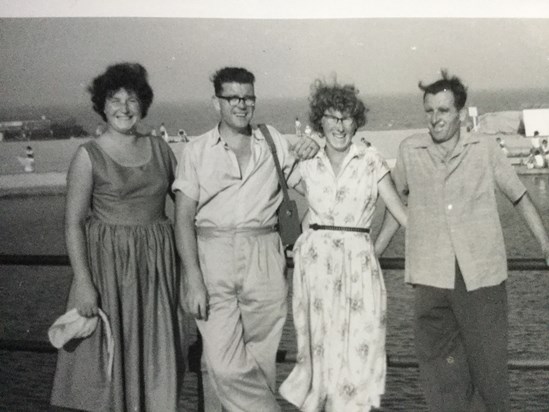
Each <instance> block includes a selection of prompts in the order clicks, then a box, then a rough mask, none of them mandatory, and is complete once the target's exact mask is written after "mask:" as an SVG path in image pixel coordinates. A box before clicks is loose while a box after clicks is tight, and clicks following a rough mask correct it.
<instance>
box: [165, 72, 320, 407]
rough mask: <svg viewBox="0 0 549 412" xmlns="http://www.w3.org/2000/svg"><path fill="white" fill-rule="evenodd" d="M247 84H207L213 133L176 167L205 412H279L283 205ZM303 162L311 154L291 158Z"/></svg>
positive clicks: (231, 80) (225, 79) (285, 155)
mask: <svg viewBox="0 0 549 412" xmlns="http://www.w3.org/2000/svg"><path fill="white" fill-rule="evenodd" d="M254 80H255V78H254V76H253V74H252V73H250V72H249V71H247V70H245V69H242V68H234V67H228V68H223V69H221V70H219V71H217V72H216V73H215V75H214V76H213V78H212V81H213V83H214V89H215V96H214V97H213V98H212V99H213V104H214V107H215V109H216V110H217V112H218V113H219V116H220V123H219V125H218V126H216V127H215V128H213V129H212V130H210V131H209V132H207V133H205V134H204V135H202V136H199V137H197V138H195V139H193V140H192V141H190V142H189V143H187V144H185V146H184V147H183V151H182V153H181V157H180V160H179V162H178V169H177V172H176V179H175V182H174V184H173V190H174V191H175V192H176V224H175V233H176V241H177V249H178V251H179V253H180V256H181V259H182V262H183V268H184V269H183V279H184V295H185V304H186V306H187V307H188V310H189V311H190V313H191V314H192V315H193V316H194V317H195V318H196V322H197V325H198V328H199V330H200V333H201V335H202V342H203V346H204V353H203V355H204V359H205V363H206V365H207V368H206V369H207V372H208V378H209V381H210V382H211V384H212V386H213V388H214V391H215V393H214V394H212V393H209V391H208V389H209V386H208V382H207V379H208V378H205V382H204V387H205V393H209V395H216V396H217V398H218V399H219V401H220V403H221V405H216V404H215V402H212V399H211V397H212V396H209V397H208V396H206V397H205V401H206V410H207V411H208V412H210V411H212V410H221V406H222V407H223V410H226V411H262V412H271V411H279V410H280V407H279V405H278V404H277V401H276V396H275V393H276V392H275V385H276V373H275V359H276V352H277V349H278V344H279V342H280V338H281V335H282V327H283V325H284V322H285V319H286V310H287V308H286V306H287V302H286V299H287V284H286V278H285V274H284V270H285V264H286V262H285V256H284V251H283V246H282V243H281V240H280V237H279V235H278V233H277V232H276V228H275V226H276V224H277V217H276V211H277V209H278V206H279V205H280V203H281V201H282V193H281V191H280V188H279V182H278V176H277V173H276V169H275V164H274V160H273V155H272V153H271V151H270V149H269V146H268V144H267V142H266V140H265V136H263V135H262V134H261V132H260V131H259V130H254V129H252V127H251V126H250V122H251V119H252V116H253V113H254V108H255V94H254ZM268 128H269V131H270V133H271V135H272V138H273V141H274V144H275V146H276V148H277V155H278V156H279V161H280V165H281V168H282V170H283V172H284V173H285V175H286V176H288V175H289V174H290V172H291V170H292V168H293V166H294V165H295V158H294V156H293V155H292V154H291V153H290V147H289V144H288V142H287V141H286V140H285V139H284V138H283V137H282V136H281V135H280V133H278V132H277V131H276V130H275V129H274V128H273V127H270V126H269V127H268ZM294 150H295V152H296V153H297V154H298V155H301V156H303V157H304V158H306V157H311V156H314V155H315V154H316V152H317V151H318V145H317V144H316V143H315V142H314V141H313V140H311V139H302V140H300V141H299V142H298V143H297V144H296V147H295V148H294Z"/></svg>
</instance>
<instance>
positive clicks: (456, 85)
mask: <svg viewBox="0 0 549 412" xmlns="http://www.w3.org/2000/svg"><path fill="white" fill-rule="evenodd" d="M440 74H441V75H442V79H440V80H437V81H436V82H434V83H431V84H428V85H425V84H424V83H423V82H422V81H420V82H419V83H418V87H419V89H420V90H421V91H423V100H425V96H427V95H428V94H437V93H440V92H442V91H445V90H449V91H451V92H452V94H453V95H454V104H455V106H456V109H458V110H461V109H463V107H465V102H466V101H467V88H466V87H465V85H464V84H463V83H462V81H461V79H460V78H459V77H457V76H451V77H450V75H449V74H448V70H446V69H442V70H441V71H440Z"/></svg>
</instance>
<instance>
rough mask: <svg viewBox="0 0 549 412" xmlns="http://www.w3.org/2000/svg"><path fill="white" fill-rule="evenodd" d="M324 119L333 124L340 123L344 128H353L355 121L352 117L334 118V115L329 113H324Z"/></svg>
mask: <svg viewBox="0 0 549 412" xmlns="http://www.w3.org/2000/svg"><path fill="white" fill-rule="evenodd" d="M323 117H325V118H326V120H327V121H328V122H330V123H332V124H338V123H339V122H341V124H342V125H343V126H351V125H352V124H353V122H354V121H355V119H353V118H352V117H350V116H346V117H337V116H334V115H333V114H328V113H324V114H323Z"/></svg>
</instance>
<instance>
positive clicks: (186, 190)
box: [172, 144, 199, 201]
mask: <svg viewBox="0 0 549 412" xmlns="http://www.w3.org/2000/svg"><path fill="white" fill-rule="evenodd" d="M172 190H173V191H174V192H177V191H180V192H182V193H183V194H184V195H185V196H187V197H189V198H191V199H193V200H197V201H198V198H199V184H198V174H197V172H196V162H195V161H194V158H193V152H192V146H191V145H189V144H186V145H185V146H184V147H183V150H182V151H181V156H180V158H179V162H178V163H177V169H176V172H175V181H174V182H173V185H172Z"/></svg>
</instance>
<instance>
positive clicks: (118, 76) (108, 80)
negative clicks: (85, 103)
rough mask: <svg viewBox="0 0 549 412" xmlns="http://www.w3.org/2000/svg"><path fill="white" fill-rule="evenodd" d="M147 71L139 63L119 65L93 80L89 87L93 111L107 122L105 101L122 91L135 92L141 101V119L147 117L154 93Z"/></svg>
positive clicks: (109, 68) (111, 67)
mask: <svg viewBox="0 0 549 412" xmlns="http://www.w3.org/2000/svg"><path fill="white" fill-rule="evenodd" d="M147 78H148V74H147V70H146V69H145V68H144V67H143V66H142V65H140V64H139V63H118V64H113V65H111V66H109V67H107V70H106V71H105V73H103V74H101V75H99V76H97V77H96V78H95V79H93V81H92V83H91V84H90V86H89V87H88V91H89V92H90V94H91V101H92V102H93V110H95V111H96V112H97V113H98V114H99V116H101V117H102V118H103V120H104V121H107V117H106V116H105V101H106V100H107V98H109V97H111V96H112V95H114V94H115V93H116V92H117V91H119V90H120V89H124V90H126V91H127V92H133V93H135V95H136V96H137V98H138V99H139V107H140V108H141V117H142V118H144V117H145V116H147V112H148V111H149V107H150V106H151V103H152V101H153V96H154V93H153V91H152V88H151V86H150V85H149V82H148V80H147Z"/></svg>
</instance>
